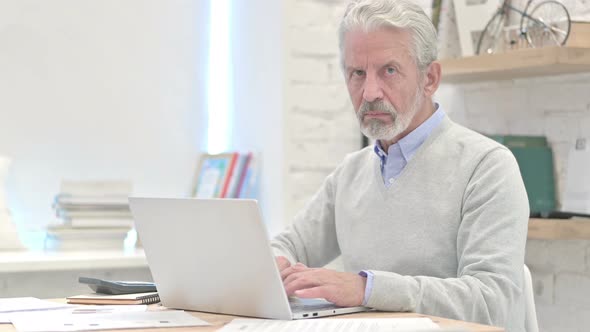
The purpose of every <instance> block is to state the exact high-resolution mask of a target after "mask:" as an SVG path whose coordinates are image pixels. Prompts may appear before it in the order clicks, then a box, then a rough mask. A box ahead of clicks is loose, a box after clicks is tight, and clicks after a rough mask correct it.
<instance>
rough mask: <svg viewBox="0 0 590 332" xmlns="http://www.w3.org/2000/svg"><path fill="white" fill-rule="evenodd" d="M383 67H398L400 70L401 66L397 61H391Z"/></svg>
mask: <svg viewBox="0 0 590 332" xmlns="http://www.w3.org/2000/svg"><path fill="white" fill-rule="evenodd" d="M383 67H396V68H400V67H401V65H400V64H399V62H397V61H395V60H391V61H388V62H386V63H385V64H384V65H383Z"/></svg>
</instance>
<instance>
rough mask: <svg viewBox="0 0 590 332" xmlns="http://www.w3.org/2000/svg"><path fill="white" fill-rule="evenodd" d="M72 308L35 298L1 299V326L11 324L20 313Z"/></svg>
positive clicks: (67, 305)
mask: <svg viewBox="0 0 590 332" xmlns="http://www.w3.org/2000/svg"><path fill="white" fill-rule="evenodd" d="M69 307H72V306H71V305H69V304H62V303H56V302H50V301H43V300H40V299H37V298H34V297H14V298H5V299H0V324H3V323H10V317H11V316H12V315H14V314H15V313H18V312H29V311H42V310H55V309H63V308H69Z"/></svg>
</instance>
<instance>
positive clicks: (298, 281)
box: [284, 272, 320, 296]
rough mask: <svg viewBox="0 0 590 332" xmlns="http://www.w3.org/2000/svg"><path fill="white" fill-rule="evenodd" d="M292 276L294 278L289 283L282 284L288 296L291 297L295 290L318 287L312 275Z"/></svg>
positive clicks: (297, 274)
mask: <svg viewBox="0 0 590 332" xmlns="http://www.w3.org/2000/svg"><path fill="white" fill-rule="evenodd" d="M292 276H294V277H293V278H292V280H290V281H289V282H285V284H284V285H285V291H286V292H287V295H289V296H290V295H293V294H294V293H295V291H297V290H301V289H306V288H312V287H317V286H319V285H320V284H318V281H317V280H316V279H315V278H313V275H312V274H310V273H305V272H303V273H296V274H293V275H292Z"/></svg>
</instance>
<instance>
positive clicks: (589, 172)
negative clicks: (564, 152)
mask: <svg viewBox="0 0 590 332" xmlns="http://www.w3.org/2000/svg"><path fill="white" fill-rule="evenodd" d="M566 176H567V178H566V185H565V192H564V194H563V202H562V204H561V210H562V211H567V212H580V213H590V137H587V138H580V139H578V140H577V141H576V144H574V145H573V146H572V148H571V149H570V151H569V157H568V161H567V173H566Z"/></svg>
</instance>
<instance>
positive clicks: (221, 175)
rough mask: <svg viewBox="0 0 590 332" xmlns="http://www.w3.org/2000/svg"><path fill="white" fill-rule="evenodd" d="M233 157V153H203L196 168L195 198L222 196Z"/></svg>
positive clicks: (233, 160) (233, 161)
mask: <svg viewBox="0 0 590 332" xmlns="http://www.w3.org/2000/svg"><path fill="white" fill-rule="evenodd" d="M235 158H236V154H235V153H223V154H217V155H212V154H203V155H202V156H201V161H200V163H199V168H198V170H197V176H196V179H197V181H196V185H195V186H194V189H193V196H194V197H197V198H220V197H222V192H223V189H224V187H225V184H226V182H227V181H228V178H229V177H230V176H229V175H230V174H229V169H230V167H233V163H235ZM226 190H227V189H226Z"/></svg>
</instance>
